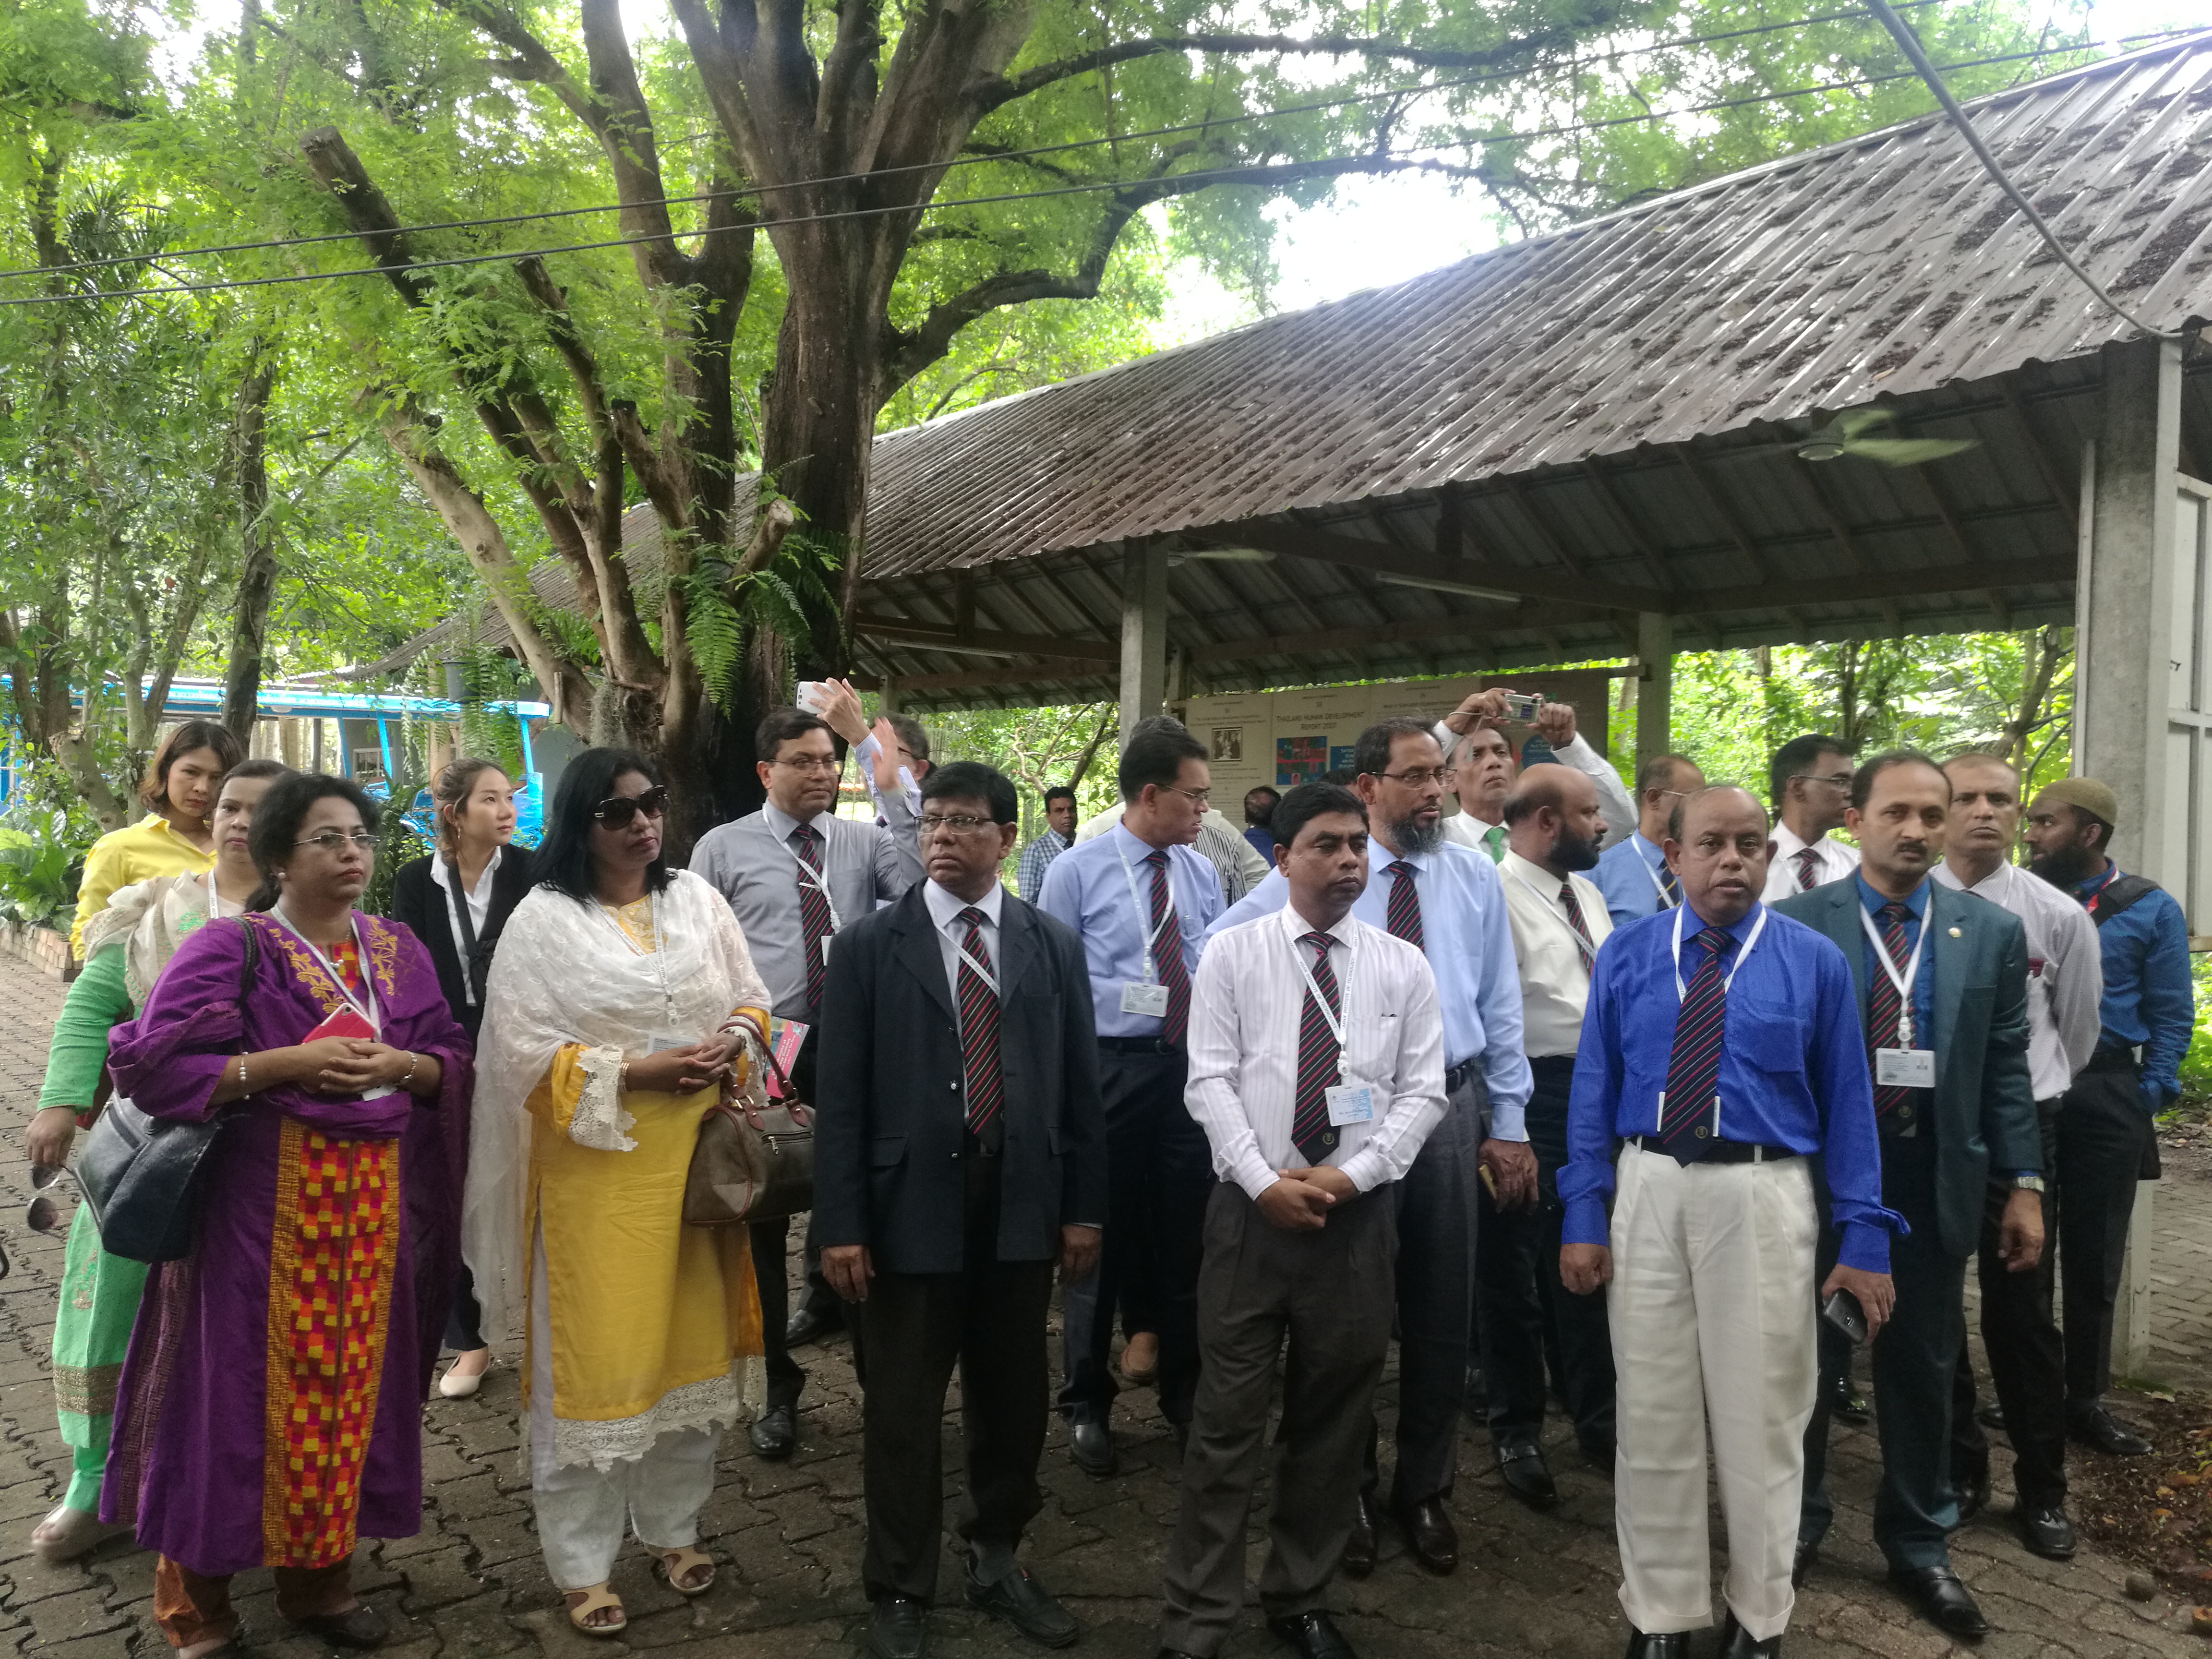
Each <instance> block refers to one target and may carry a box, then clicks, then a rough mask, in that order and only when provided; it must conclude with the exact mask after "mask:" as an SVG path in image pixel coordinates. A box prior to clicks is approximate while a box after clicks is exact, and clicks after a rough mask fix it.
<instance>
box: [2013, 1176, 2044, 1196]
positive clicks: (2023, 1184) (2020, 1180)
mask: <svg viewBox="0 0 2212 1659" xmlns="http://www.w3.org/2000/svg"><path fill="white" fill-rule="evenodd" d="M2012 1189H2013V1191H2015V1192H2016V1193H2039V1192H2043V1191H2045V1187H2044V1184H2043V1177H2042V1176H2039V1175H2016V1176H2014V1177H2013V1178H2012Z"/></svg>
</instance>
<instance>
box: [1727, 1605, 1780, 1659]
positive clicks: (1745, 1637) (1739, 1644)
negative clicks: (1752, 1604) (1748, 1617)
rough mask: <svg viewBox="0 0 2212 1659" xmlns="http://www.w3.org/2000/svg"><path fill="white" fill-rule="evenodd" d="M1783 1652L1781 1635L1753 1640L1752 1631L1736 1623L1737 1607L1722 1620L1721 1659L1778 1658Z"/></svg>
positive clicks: (1730, 1610)
mask: <svg viewBox="0 0 2212 1659" xmlns="http://www.w3.org/2000/svg"><path fill="white" fill-rule="evenodd" d="M1781 1652H1782V1638H1780V1637H1778V1636H1770V1637H1768V1638H1766V1639H1765V1641H1762V1642H1754V1641H1753V1640H1752V1639H1751V1633H1750V1632H1748V1631H1747V1630H1745V1629H1744V1627H1743V1626H1741V1625H1739V1624H1738V1623H1736V1621H1735V1608H1734V1607H1730V1608H1729V1613H1728V1617H1727V1618H1726V1619H1724V1620H1722V1621H1721V1659H1778V1656H1779V1655H1780V1654H1781Z"/></svg>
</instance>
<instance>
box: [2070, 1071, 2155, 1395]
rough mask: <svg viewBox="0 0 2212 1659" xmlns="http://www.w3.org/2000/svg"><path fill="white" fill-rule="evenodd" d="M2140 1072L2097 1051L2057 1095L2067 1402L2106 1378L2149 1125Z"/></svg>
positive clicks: (2100, 1389) (2099, 1389) (2094, 1390)
mask: <svg viewBox="0 0 2212 1659" xmlns="http://www.w3.org/2000/svg"><path fill="white" fill-rule="evenodd" d="M2106 1066H2110V1067H2111V1069H2109V1070H2107V1069H2105V1068H2106ZM2141 1085H2142V1072H2141V1070H2140V1069H2139V1068H2138V1067H2137V1066H2136V1065H2135V1063H2134V1062H2133V1061H2132V1060H2125V1061H2120V1060H2106V1059H2105V1058H2104V1057H2103V1056H2101V1055H2100V1057H2099V1058H2098V1059H2096V1060H2092V1061H2090V1063H2089V1069H2088V1070H2087V1071H2086V1072H2084V1073H2081V1076H2080V1077H2079V1078H2077V1079H2075V1082H2074V1086H2073V1087H2072V1088H2071V1089H2069V1090H2068V1091H2066V1093H2065V1095H2064V1096H2063V1097H2062V1098H2061V1099H2060V1101H2059V1103H2058V1164H2057V1169H2058V1279H2059V1290H2060V1294H2061V1296H2062V1297H2063V1298H2064V1307H2065V1314H2066V1397H2067V1399H2069V1401H2084V1402H2087V1401H2093V1400H2095V1399H2096V1398H2097V1397H2098V1396H2099V1395H2102V1394H2103V1393H2104V1392H2105V1390H2106V1388H2108V1387H2110V1386H2111V1383H2112V1310H2113V1309H2114V1308H2115V1307H2117V1306H2118V1303H2119V1298H2120V1273H2121V1269H2122V1267H2123V1266H2124V1263H2125V1261H2126V1259H2127V1252H2128V1222H2129V1220H2130V1218H2131V1217H2133V1216H2134V1214H2135V1211H2136V1182H2137V1181H2138V1180H2140V1179H2141V1178H2142V1170H2143V1163H2144V1159H2145V1158H2146V1156H2147V1155H2148V1152H2149V1150H2150V1147H2151V1145H2152V1137H2153V1133H2154V1131H2153V1129H2152V1127H2151V1117H2150V1114H2149V1113H2148V1112H2147V1111H2145V1110H2144V1109H2143V1108H2142V1092H2141Z"/></svg>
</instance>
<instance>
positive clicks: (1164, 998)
mask: <svg viewBox="0 0 2212 1659" xmlns="http://www.w3.org/2000/svg"><path fill="white" fill-rule="evenodd" d="M1121 1012H1123V1013H1125V1014H1142V1015H1144V1016H1145V1017H1146V1018H1148V1019H1165V1018H1167V1017H1168V987H1166V986H1164V985H1141V984H1139V983H1137V982H1136V981H1130V982H1129V983H1128V984H1127V985H1124V986H1123V987H1121Z"/></svg>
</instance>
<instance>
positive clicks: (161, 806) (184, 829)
mask: <svg viewBox="0 0 2212 1659" xmlns="http://www.w3.org/2000/svg"><path fill="white" fill-rule="evenodd" d="M245 758H246V750H244V749H242V748H240V746H239V742H238V739H237V738H234V737H233V736H231V735H230V732H229V731H228V728H227V727H225V726H221V725H218V724H217V723H216V721H214V720H186V721H185V723H184V724H183V725H181V726H171V727H170V728H169V731H168V735H167V736H166V737H164V738H162V739H161V747H160V748H158V749H156V750H155V751H154V758H153V759H152V760H151V761H150V762H149V763H147V767H146V776H145V778H144V779H143V781H141V782H140V784H139V785H138V799H140V800H142V801H143V802H144V803H145V804H146V805H148V806H149V807H151V808H152V809H153V810H152V811H149V813H147V815H146V816H145V817H143V818H141V819H140V820H139V821H138V822H137V823H134V824H131V825H130V826H129V827H128V828H126V829H111V830H109V831H108V832H107V833H106V835H104V836H101V837H100V839H99V840H98V841H96V842H93V844H92V850H91V851H90V852H89V853H87V854H85V855H84V879H83V880H82V882H81V883H80V884H78V886H77V890H76V921H75V922H74V923H73V924H72V925H71V926H70V949H71V950H73V951H76V955H77V959H78V960H79V961H82V960H83V958H84V925H85V923H87V922H88V921H91V920H92V919H93V918H94V916H96V915H99V914H100V912H101V911H102V910H105V909H106V908H107V901H108V897H109V896H110V895H112V894H113V893H116V892H118V891H120V890H122V889H124V888H125V887H128V886H129V885H131V883H132V882H134V881H152V880H154V879H155V878H158V877H163V876H199V875H205V874H206V873H207V872H209V871H210V870H212V869H214V868H215V830H214V829H213V828H212V827H211V826H210V818H211V817H212V816H213V814H214V812H215V797H216V790H217V789H219V788H221V787H222V780H223V775H224V774H225V773H227V772H228V771H229V770H230V769H231V768H233V767H234V766H236V765H237V764H238V763H239V762H240V761H242V760H244V759H245Z"/></svg>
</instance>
